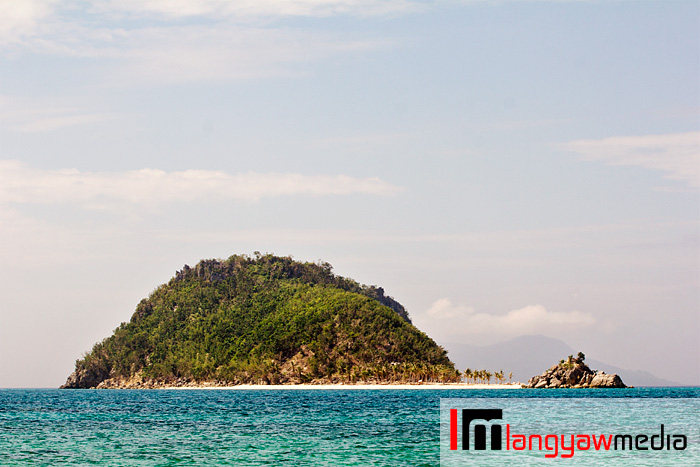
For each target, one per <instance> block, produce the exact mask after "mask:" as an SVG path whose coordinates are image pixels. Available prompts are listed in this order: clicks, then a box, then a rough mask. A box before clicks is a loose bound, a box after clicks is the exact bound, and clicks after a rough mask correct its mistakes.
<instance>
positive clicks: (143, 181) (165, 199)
mask: <svg viewBox="0 0 700 467" xmlns="http://www.w3.org/2000/svg"><path fill="white" fill-rule="evenodd" d="M0 180H1V181H2V183H0V202H4V203H40V204H52V203H77V204H78V205H80V206H82V207H86V208H93V209H96V208H108V207H111V206H113V205H114V204H115V203H117V204H118V203H124V202H126V203H130V204H137V205H138V204H140V205H157V204H161V203H169V202H182V201H184V202H187V201H196V200H201V199H218V200H249V201H250V200H258V199H261V198H266V197H275V196H290V195H307V196H326V195H350V194H370V195H393V194H396V193H398V192H399V191H400V188H399V187H397V186H395V185H392V184H390V183H387V182H384V181H382V180H380V179H378V178H354V177H349V176H346V175H315V176H309V175H301V174H293V173H287V174H284V173H267V174H261V173H245V174H227V173H225V172H219V171H211V170H185V171H181V172H165V171H162V170H155V169H141V170H133V171H129V172H118V173H106V172H80V171H78V170H76V169H65V170H47V171H44V170H36V169H32V168H29V167H27V166H25V165H24V164H22V163H20V162H17V161H0Z"/></svg>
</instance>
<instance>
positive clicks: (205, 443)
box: [0, 388, 700, 467]
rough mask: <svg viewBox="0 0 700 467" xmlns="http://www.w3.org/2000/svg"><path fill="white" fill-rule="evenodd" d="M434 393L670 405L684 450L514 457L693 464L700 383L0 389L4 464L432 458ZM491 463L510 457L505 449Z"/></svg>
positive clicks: (540, 408) (590, 412)
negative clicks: (480, 387)
mask: <svg viewBox="0 0 700 467" xmlns="http://www.w3.org/2000/svg"><path fill="white" fill-rule="evenodd" d="M441 398H460V399H469V400H472V402H478V401H486V402H488V400H489V399H493V402H494V403H496V401H497V403H498V404H500V405H505V406H506V407H505V408H506V410H508V408H509V404H510V405H512V406H513V407H514V408H515V407H522V406H523V404H525V405H526V406H528V407H532V408H533V410H535V411H536V413H538V414H540V415H542V417H544V418H543V419H546V420H547V427H546V428H547V429H548V430H553V431H554V432H556V430H560V431H561V430H564V429H565V428H567V427H569V428H571V426H572V425H573V426H574V427H577V424H583V420H582V419H581V418H579V417H578V416H576V417H562V416H561V413H560V412H555V411H552V413H551V417H549V418H548V417H546V415H547V411H548V410H550V409H549V407H551V406H552V404H548V402H554V401H558V402H562V401H564V402H566V404H570V405H571V406H579V408H583V409H584V410H587V412H586V413H587V417H588V420H587V421H588V422H589V423H590V422H591V420H593V421H595V420H596V417H599V418H600V420H603V421H605V420H608V421H607V422H606V423H608V422H609V419H610V416H609V415H610V414H615V413H618V412H619V407H620V406H621V405H620V404H621V402H623V403H628V404H632V405H634V406H636V407H637V408H639V407H641V408H645V407H646V408H648V410H641V411H640V410H637V411H636V412H634V413H633V414H632V415H630V416H629V417H627V416H622V417H621V418H620V417H619V416H616V417H614V418H615V420H617V421H616V422H615V423H617V426H618V428H620V429H623V428H626V429H627V431H630V430H635V429H639V430H644V429H646V428H647V427H648V426H658V424H657V423H656V421H654V420H653V419H654V416H655V415H654V414H656V415H659V416H666V415H664V414H674V415H673V420H672V421H671V420H668V421H667V422H666V423H667V424H669V423H670V424H672V426H673V427H674V429H675V430H676V432H679V430H681V431H683V432H684V433H686V434H687V435H688V442H689V446H688V449H687V450H686V452H684V453H683V457H678V456H676V457H673V456H672V455H671V453H670V452H669V453H666V452H662V453H660V454H658V455H656V457H654V458H653V459H652V458H647V457H643V456H640V454H639V453H635V455H636V457H633V458H632V459H631V460H630V458H628V457H625V456H622V457H620V455H619V453H609V455H608V457H605V458H603V457H602V456H597V457H596V456H588V457H587V458H585V457H581V456H579V455H578V454H577V455H576V456H574V458H572V459H561V458H559V459H546V460H545V459H543V458H542V457H541V456H537V457H528V458H527V461H526V462H523V459H525V458H518V463H519V465H553V464H561V465H613V464H615V463H616V462H617V463H618V464H617V465H646V464H647V461H648V460H650V459H652V460H651V461H650V463H648V465H654V466H663V465H700V461H699V459H700V457H698V448H699V446H700V415H699V414H700V389H699V388H638V389H625V390H584V389H576V390H566V389H561V390H505V391H502V390H481V391H480V390H311V391H305V390H269V391H268V390H257V391H227V390H172V391H169V390H161V391H159V390H141V391H133V390H77V391H66V390H52V389H46V390H44V389H33V390H27V389H16V390H15V389H5V390H0V466H24V465H46V466H53V465H71V466H73V465H76V466H79V465H100V466H171V465H172V466H176V465H197V466H200V465H201V466H214V465H216V466H219V465H236V466H262V465H293V466H300V467H301V466H403V465H406V466H409V465H410V466H439V465H440V454H441V429H440V427H441V425H440V423H441V421H440V399H441ZM467 402H468V401H467ZM479 403H481V402H479ZM616 411H617V412H616ZM511 412H513V413H514V411H511ZM625 413H627V412H625ZM618 415H619V414H618ZM513 416H515V415H513ZM522 416H523V414H522V411H521V417H522ZM625 417H627V418H625ZM630 417H631V418H630ZM525 418H526V417H525ZM512 422H513V423H516V422H518V419H517V418H513V419H512ZM520 423H521V425H520V426H524V425H522V423H524V422H523V421H522V420H521V421H520ZM645 423H646V425H645ZM443 425H444V423H443ZM530 428H532V427H531V426H530ZM535 428H537V427H536V426H535V427H534V428H533V429H535ZM580 429H583V425H581V428H580ZM611 430H612V429H610V430H608V431H611ZM599 431H600V430H599ZM613 432H614V430H613ZM443 449H444V446H443ZM623 454H624V453H623ZM642 454H643V453H642ZM583 460H585V463H581V462H583ZM489 462H490V465H498V464H499V463H502V464H503V465H510V463H509V462H512V458H511V460H510V461H509V460H508V459H506V458H496V457H494V458H491V460H490V461H489ZM464 465H466V464H464Z"/></svg>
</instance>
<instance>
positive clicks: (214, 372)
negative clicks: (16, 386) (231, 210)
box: [62, 253, 459, 388]
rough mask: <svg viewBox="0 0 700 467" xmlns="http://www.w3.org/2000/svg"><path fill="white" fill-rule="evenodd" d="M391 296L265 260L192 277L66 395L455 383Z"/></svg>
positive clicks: (84, 371)
mask: <svg viewBox="0 0 700 467" xmlns="http://www.w3.org/2000/svg"><path fill="white" fill-rule="evenodd" d="M458 378H459V377H458V374H457V372H456V371H455V368H454V365H453V364H452V362H450V360H449V359H448V358H447V354H446V352H445V350H444V349H442V348H441V347H439V346H438V345H437V344H436V343H435V342H434V341H433V340H432V339H430V338H429V337H428V336H427V335H425V334H424V333H422V332H421V331H419V330H418V329H416V328H415V327H414V326H413V325H412V324H411V321H410V319H409V317H408V313H407V312H406V310H405V309H404V307H403V306H401V304H399V303H398V302H397V301H395V300H394V299H393V298H391V297H388V296H386V295H384V290H383V289H382V288H377V287H374V286H364V285H360V284H358V283H357V282H355V281H353V280H351V279H347V278H343V277H340V276H337V275H335V274H333V272H332V268H331V266H330V265H329V264H328V263H302V262H298V261H294V260H292V259H291V258H289V257H277V256H272V255H260V254H259V253H256V254H255V256H254V257H249V256H238V255H237V256H232V257H230V258H229V259H227V260H225V261H222V260H204V261H201V262H199V263H198V264H197V265H196V266H195V267H192V268H191V267H189V266H187V265H186V266H185V267H184V268H183V269H182V270H181V271H178V272H177V273H176V274H175V277H173V278H172V279H170V281H169V282H168V283H166V284H163V285H161V286H160V287H158V288H157V289H155V290H154V291H153V293H151V295H150V296H149V297H148V298H146V299H144V300H142V301H141V302H140V303H139V304H138V306H137V307H136V311H135V312H134V314H133V316H132V317H131V320H130V321H129V322H128V323H122V324H121V325H120V326H119V327H118V328H117V329H116V330H115V331H114V334H113V335H112V336H110V337H108V338H106V339H104V340H103V341H102V342H99V343H97V344H95V346H94V347H93V348H92V350H91V351H90V352H89V353H87V354H86V355H85V356H84V357H83V358H82V359H79V360H78V361H76V366H75V372H74V373H73V374H71V375H70V376H69V377H68V380H67V382H66V384H65V385H64V386H62V388H91V387H159V386H163V385H182V384H200V383H208V384H215V385H230V384H242V383H252V384H293V383H314V382H319V383H321V382H324V383H328V382H360V381H362V382H370V381H373V382H409V381H417V380H424V381H456V380H458Z"/></svg>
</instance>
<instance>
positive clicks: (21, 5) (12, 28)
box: [0, 0, 56, 44]
mask: <svg viewBox="0 0 700 467" xmlns="http://www.w3.org/2000/svg"><path fill="white" fill-rule="evenodd" d="M55 3H56V0H3V1H0V44H3V43H5V42H13V41H17V40H20V39H21V38H22V37H24V36H27V35H31V34H34V33H35V32H36V30H37V28H38V26H39V24H40V22H41V21H43V20H44V19H46V18H47V17H49V16H50V15H51V13H52V11H53V5H54V4H55Z"/></svg>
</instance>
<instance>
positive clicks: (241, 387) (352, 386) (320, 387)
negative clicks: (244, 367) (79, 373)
mask: <svg viewBox="0 0 700 467" xmlns="http://www.w3.org/2000/svg"><path fill="white" fill-rule="evenodd" d="M157 389H182V390H186V389H207V390H210V389H223V390H230V391H250V390H253V391H269V390H280V389H281V390H297V391H298V390H338V389H351V390H373V389H374V390H377V389H379V390H387V389H402V390H407V389H408V390H410V389H420V390H426V389H522V386H521V384H520V383H511V384H464V383H420V384H239V385H236V386H206V385H202V386H163V387H159V388H157Z"/></svg>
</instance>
